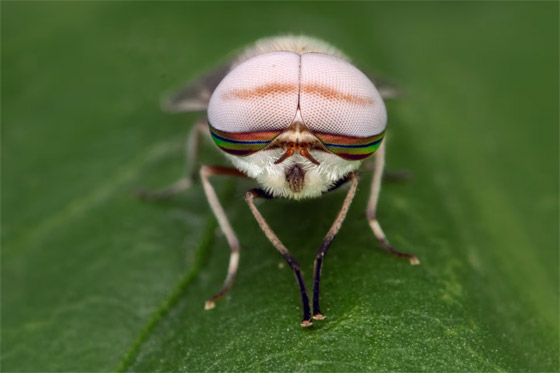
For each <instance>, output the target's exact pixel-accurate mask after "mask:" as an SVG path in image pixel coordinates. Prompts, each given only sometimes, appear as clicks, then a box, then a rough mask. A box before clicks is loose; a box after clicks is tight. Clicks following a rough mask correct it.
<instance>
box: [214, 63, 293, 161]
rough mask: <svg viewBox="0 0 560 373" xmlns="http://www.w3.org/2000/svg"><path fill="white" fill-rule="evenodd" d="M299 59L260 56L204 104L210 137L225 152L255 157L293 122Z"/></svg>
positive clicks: (240, 68)
mask: <svg viewBox="0 0 560 373" xmlns="http://www.w3.org/2000/svg"><path fill="white" fill-rule="evenodd" d="M299 64H300V56H299V55H298V54H297V53H293V52H271V53H265V54H261V55H258V56H256V57H253V58H250V59H249V60H247V61H245V62H243V63H241V64H240V65H239V66H237V67H236V68H234V69H233V70H232V71H231V72H230V73H229V74H228V75H226V77H225V78H224V80H222V82H221V83H220V84H219V85H218V87H217V88H216V90H215V91H214V93H213V94H212V97H211V98H210V103H209V105H208V121H209V123H210V131H211V133H212V138H213V139H214V141H215V142H216V144H217V145H218V146H219V147H220V149H221V150H223V151H224V152H226V153H229V154H233V155H237V156H245V155H250V154H253V153H255V152H257V151H259V150H261V149H263V148H264V147H265V146H266V145H268V144H269V143H270V142H271V141H272V140H273V139H274V137H276V136H277V135H278V134H280V133H281V132H282V131H284V130H285V129H286V128H288V127H289V126H290V124H291V123H292V121H293V119H294V117H295V115H296V111H297V107H298V90H299Z"/></svg>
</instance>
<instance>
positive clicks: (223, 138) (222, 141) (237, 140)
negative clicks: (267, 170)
mask: <svg viewBox="0 0 560 373" xmlns="http://www.w3.org/2000/svg"><path fill="white" fill-rule="evenodd" d="M209 128H210V133H211V135H212V139H213V140H214V142H215V143H216V145H218V147H219V148H220V149H221V150H223V151H224V152H226V153H228V154H232V155H236V156H247V155H251V154H253V153H256V152H258V151H259V150H262V149H264V148H265V147H266V146H267V145H268V144H270V142H271V141H272V140H273V139H274V138H275V137H276V136H278V134H279V133H280V132H281V131H268V132H241V133H232V132H224V131H220V130H217V129H216V128H214V127H212V126H211V125H209Z"/></svg>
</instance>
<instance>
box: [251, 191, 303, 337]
mask: <svg viewBox="0 0 560 373" xmlns="http://www.w3.org/2000/svg"><path fill="white" fill-rule="evenodd" d="M255 198H272V196H271V195H270V194H268V193H267V192H266V191H264V190H262V189H251V190H250V191H248V192H247V193H246V194H245V200H246V201H247V204H248V205H249V208H250V209H251V212H252V213H253V215H254V216H255V219H256V220H257V222H258V223H259V226H260V227H261V229H262V230H263V232H264V234H265V235H266V237H267V238H268V240H269V241H270V243H271V244H272V245H274V247H275V248H276V250H278V251H279V252H280V254H282V257H283V258H284V260H285V261H286V262H287V263H288V264H289V266H290V268H291V269H292V271H293V272H294V275H295V276H296V280H297V282H298V286H299V291H300V293H301V303H302V306H303V320H302V321H301V326H303V327H309V326H311V325H313V322H312V321H311V310H310V309H309V297H308V296H307V289H306V288H305V282H304V281H303V275H302V273H301V268H300V266H299V263H298V262H297V260H296V259H295V258H294V257H293V256H292V254H291V253H290V252H289V251H288V249H287V248H286V246H284V244H282V242H281V241H280V239H279V238H278V236H276V234H275V233H274V232H273V231H272V229H271V228H270V226H269V225H268V223H267V222H266V220H265V219H264V217H263V216H262V214H261V213H260V211H259V210H258V209H257V207H256V206H255V203H254V199H255Z"/></svg>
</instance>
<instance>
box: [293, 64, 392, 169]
mask: <svg viewBox="0 0 560 373" xmlns="http://www.w3.org/2000/svg"><path fill="white" fill-rule="evenodd" d="M300 85H301V93H300V101H299V104H300V110H301V116H302V118H303V122H304V123H305V125H306V126H307V128H309V129H310V130H311V131H313V133H314V134H315V135H316V136H317V137H318V138H319V139H320V140H321V141H322V142H323V144H324V145H325V146H326V147H327V148H328V149H329V150H330V151H331V152H333V153H334V154H336V155H338V156H340V157H342V158H344V159H347V160H360V159H364V158H366V157H368V156H370V155H372V154H373V153H375V151H376V150H377V148H378V147H379V145H381V141H382V140H383V136H384V133H385V127H386V125H387V112H386V110H385V104H384V103H383V99H382V98H381V95H380V94H379V92H378V91H377V89H376V88H375V86H374V85H373V83H372V82H371V81H370V80H369V78H368V77H367V76H366V75H365V74H364V73H362V72H361V71H360V70H358V69H357V68H356V67H355V66H353V65H352V64H350V63H348V62H346V61H344V60H341V59H339V58H336V57H334V56H330V55H326V54H322V53H307V54H304V55H302V57H301V78H300Z"/></svg>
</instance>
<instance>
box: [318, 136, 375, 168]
mask: <svg viewBox="0 0 560 373" xmlns="http://www.w3.org/2000/svg"><path fill="white" fill-rule="evenodd" d="M315 136H317V138H318V139H319V140H321V142H322V143H323V145H325V147H326V148H327V149H329V150H330V151H331V152H333V153H334V154H336V155H338V156H339V157H341V158H344V159H347V160H351V161H358V160H362V159H365V158H367V157H369V156H371V155H372V154H374V153H375V151H376V150H377V148H379V146H380V145H381V142H382V141H383V137H384V136H385V131H383V132H382V133H380V134H379V135H375V136H370V137H350V136H342V135H331V134H327V133H315Z"/></svg>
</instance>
